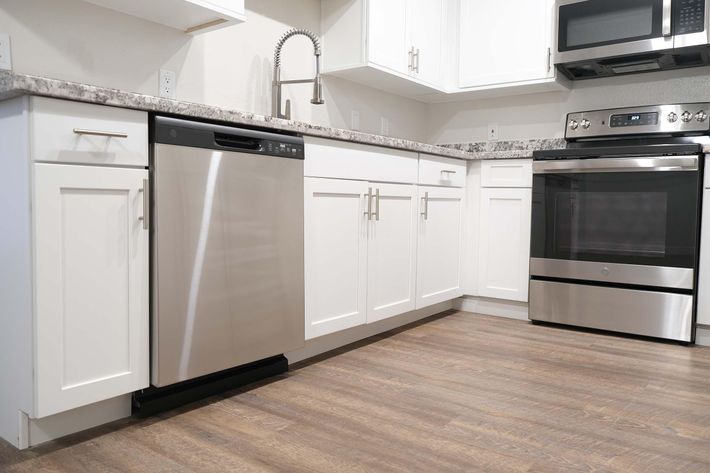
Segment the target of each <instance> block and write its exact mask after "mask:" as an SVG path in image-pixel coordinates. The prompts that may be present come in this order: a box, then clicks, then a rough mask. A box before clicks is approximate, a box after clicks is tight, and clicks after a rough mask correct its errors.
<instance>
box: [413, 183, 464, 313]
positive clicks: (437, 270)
mask: <svg viewBox="0 0 710 473" xmlns="http://www.w3.org/2000/svg"><path fill="white" fill-rule="evenodd" d="M419 201H420V212H419V235H418V238H419V243H418V254H417V304H416V307H417V309H419V308H422V307H427V306H430V305H433V304H437V303H439V302H443V301H448V300H451V299H455V298H457V297H460V296H462V295H463V287H462V278H461V252H462V249H463V228H464V223H463V218H464V189H462V188H456V187H433V186H431V187H430V186H419Z"/></svg>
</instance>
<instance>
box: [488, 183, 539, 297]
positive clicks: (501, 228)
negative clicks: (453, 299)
mask: <svg viewBox="0 0 710 473" xmlns="http://www.w3.org/2000/svg"><path fill="white" fill-rule="evenodd" d="M531 206H532V190H531V189H493V188H483V189H481V225H480V232H481V233H480V243H479V255H478V264H479V272H478V285H479V288H478V293H479V295H480V296H483V297H493V298H496V299H506V300H511V301H522V302H527V300H528V279H529V275H530V270H529V266H530V215H531Z"/></svg>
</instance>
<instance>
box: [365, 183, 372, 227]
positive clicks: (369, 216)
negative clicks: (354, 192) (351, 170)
mask: <svg viewBox="0 0 710 473" xmlns="http://www.w3.org/2000/svg"><path fill="white" fill-rule="evenodd" d="M365 198H366V199H367V210H366V211H365V215H366V216H367V219H368V220H372V187H369V188H368V189H367V194H365Z"/></svg>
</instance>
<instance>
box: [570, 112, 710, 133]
mask: <svg viewBox="0 0 710 473" xmlns="http://www.w3.org/2000/svg"><path fill="white" fill-rule="evenodd" d="M709 114H710V103H692V104H675V105H653V106H647V107H635V108H623V109H610V110H595V111H591V112H577V113H570V114H569V115H567V126H566V130H565V138H567V139H568V140H572V141H574V140H576V139H586V138H599V137H606V136H620V135H660V134H665V135H707V134H710V117H709Z"/></svg>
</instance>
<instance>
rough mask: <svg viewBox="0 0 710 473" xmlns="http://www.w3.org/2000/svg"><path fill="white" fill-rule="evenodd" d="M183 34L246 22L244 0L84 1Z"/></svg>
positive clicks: (202, 31)
mask: <svg viewBox="0 0 710 473" xmlns="http://www.w3.org/2000/svg"><path fill="white" fill-rule="evenodd" d="M84 1H86V2H89V3H93V4H96V5H99V6H102V7H106V8H110V9H111V10H116V11H120V12H122V13H126V14H128V15H132V16H137V17H138V18H143V19H145V20H150V21H153V22H155V23H159V24H161V25H165V26H170V27H172V28H177V29H179V30H182V31H184V32H186V33H204V32H206V31H210V30H214V29H217V28H222V27H224V26H229V25H233V24H236V23H241V22H243V21H245V20H246V15H245V10H244V0H150V1H144V0H84Z"/></svg>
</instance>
